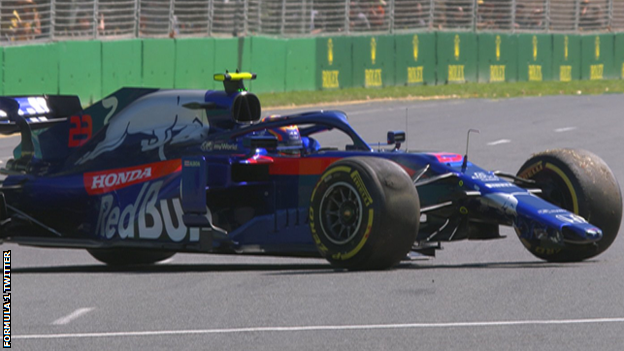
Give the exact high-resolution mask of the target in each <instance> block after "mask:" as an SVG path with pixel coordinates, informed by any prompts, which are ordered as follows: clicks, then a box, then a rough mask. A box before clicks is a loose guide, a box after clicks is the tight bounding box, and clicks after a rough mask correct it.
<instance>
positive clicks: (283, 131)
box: [262, 115, 303, 155]
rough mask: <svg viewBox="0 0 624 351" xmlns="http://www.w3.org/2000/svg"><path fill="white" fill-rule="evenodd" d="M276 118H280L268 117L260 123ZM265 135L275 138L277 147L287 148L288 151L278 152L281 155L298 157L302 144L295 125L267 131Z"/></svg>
mask: <svg viewBox="0 0 624 351" xmlns="http://www.w3.org/2000/svg"><path fill="white" fill-rule="evenodd" d="M276 117H280V116H275V115H273V116H268V117H265V118H263V119H262V122H268V121H270V120H271V119H272V118H276ZM265 133H266V134H265V135H273V136H275V137H276V138H277V145H278V147H284V146H286V147H289V148H288V149H282V150H280V153H281V154H285V155H299V154H300V153H301V148H302V147H303V143H302V142H301V134H300V133H299V128H298V127H297V126H296V125H290V126H284V127H278V128H271V129H267V130H266V132H265Z"/></svg>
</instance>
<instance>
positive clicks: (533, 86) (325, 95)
mask: <svg viewBox="0 0 624 351" xmlns="http://www.w3.org/2000/svg"><path fill="white" fill-rule="evenodd" d="M604 93H624V80H601V81H572V82H519V83H495V84H486V83H466V84H450V85H421V86H411V87H404V86H401V87H386V88H349V89H339V90H325V91H298V92H288V93H265V94H258V97H259V98H260V101H262V105H263V106H265V107H277V106H301V105H315V104H321V103H336V102H346V101H367V100H382V99H405V98H407V99H434V98H462V99H464V98H510V97H519V96H546V95H580V94H592V95H595V94H604Z"/></svg>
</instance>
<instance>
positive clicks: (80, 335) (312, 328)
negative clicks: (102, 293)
mask: <svg viewBox="0 0 624 351" xmlns="http://www.w3.org/2000/svg"><path fill="white" fill-rule="evenodd" d="M597 323H624V318H588V319H559V320H557V319H555V320H524V321H494V322H451V323H406V324H369V325H318V326H300V327H250V328H223V329H190V330H155V331H134V332H102V333H75V334H30V335H14V336H13V338H14V339H61V338H102V337H123V336H161V335H190V334H237V333H267V332H268V333H271V332H302V331H339V330H383V329H427V328H465V327H468V328H470V327H473V328H478V327H506V326H519V325H520V326H521V325H570V324H597Z"/></svg>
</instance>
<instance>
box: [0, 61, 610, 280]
mask: <svg viewBox="0 0 624 351" xmlns="http://www.w3.org/2000/svg"><path fill="white" fill-rule="evenodd" d="M253 78H255V75H254V74H251V73H238V72H237V73H226V74H217V75H215V79H216V80H218V81H222V82H223V84H224V87H225V89H224V91H211V90H209V91H205V90H202V91H200V90H159V89H145V88H123V89H121V90H118V91H117V92H115V93H113V94H112V95H110V96H108V97H106V98H104V99H103V100H101V101H100V102H98V103H96V104H94V105H92V106H90V107H88V108H86V109H82V107H81V105H80V101H79V100H78V98H77V97H75V96H59V95H54V96H53V95H47V96H21V97H2V98H0V110H1V111H0V132H2V133H4V134H10V133H16V132H19V133H21V137H22V140H21V144H20V145H19V146H18V147H17V148H16V150H15V155H14V156H15V158H14V159H12V160H10V161H9V162H8V163H7V165H6V168H4V169H2V172H3V173H4V174H5V175H6V178H5V180H4V182H3V183H2V186H1V187H0V192H1V193H0V221H1V226H0V237H1V239H2V240H4V241H8V242H16V243H19V244H23V245H31V246H39V247H65V248H83V249H87V250H88V251H89V253H91V254H92V255H93V256H94V257H95V258H96V259H98V260H100V261H102V262H105V263H107V264H112V265H130V264H149V263H154V262H157V261H160V260H163V259H166V258H168V257H171V256H172V255H173V254H174V253H176V252H205V253H220V254H235V253H236V254H257V255H258V254H263V255H280V256H299V257H301V256H316V257H318V256H319V255H320V256H322V257H324V258H326V259H327V260H328V261H329V262H330V263H331V264H332V265H333V266H335V267H339V268H346V269H354V270H360V269H386V268H389V267H393V266H395V265H396V264H397V263H398V262H399V261H401V260H402V259H403V258H405V257H406V255H407V254H409V253H410V251H415V252H419V253H422V254H426V255H433V254H434V253H435V250H436V249H438V248H440V242H446V241H457V240H463V239H472V240H486V239H493V238H498V237H500V235H499V226H500V225H508V226H512V227H513V228H514V229H515V231H516V233H517V234H518V236H519V238H520V240H521V241H522V243H523V244H524V245H525V246H526V248H527V249H528V250H529V251H530V252H531V253H533V254H534V255H535V256H537V257H539V258H542V259H544V260H547V261H557V262H561V261H580V260H584V259H587V258H590V257H594V256H596V255H598V254H600V253H601V252H603V251H604V250H606V249H607V248H608V247H609V245H610V244H611V243H612V242H613V240H614V239H615V237H616V235H617V233H618V230H619V227H620V221H621V217H622V198H621V193H620V189H619V186H618V184H617V181H616V179H615V177H614V176H613V174H612V172H611V170H610V169H609V167H608V166H607V165H606V164H605V163H604V162H603V161H602V160H601V159H600V158H599V157H597V156H596V155H594V154H592V153H590V152H587V151H582V150H571V149H562V150H553V151H546V152H544V153H540V154H537V155H534V156H533V157H531V158H530V159H529V160H528V161H527V162H526V163H525V164H524V165H523V166H522V167H521V168H520V170H519V172H518V173H517V175H513V174H506V173H501V172H490V171H486V170H484V169H481V168H479V167H477V166H475V165H474V164H472V163H471V162H469V161H468V159H467V156H462V155H459V154H454V153H433V152H405V151H403V150H401V148H400V146H401V142H403V141H404V140H405V133H403V132H401V131H394V132H392V131H391V132H388V135H387V137H388V145H390V148H389V149H388V150H385V151H384V150H373V148H372V147H371V146H370V145H369V144H367V143H366V142H365V141H364V140H363V139H362V138H361V137H360V136H359V135H358V134H357V133H356V132H355V131H354V130H353V129H352V128H351V126H350V125H349V123H348V122H347V116H346V115H345V114H344V113H342V112H339V111H314V112H307V113H301V114H296V115H290V116H271V117H267V118H261V108H260V102H259V100H258V98H257V97H256V96H255V95H253V94H251V93H249V92H247V91H246V89H245V87H244V85H243V79H253ZM330 130H331V131H332V132H336V131H337V132H339V133H341V134H342V135H343V136H344V137H346V138H347V139H348V143H347V145H346V146H345V147H344V149H342V150H337V149H332V148H323V147H321V145H319V142H318V141H317V140H315V139H314V137H315V136H316V137H317V138H319V137H318V135H319V133H323V132H326V131H330Z"/></svg>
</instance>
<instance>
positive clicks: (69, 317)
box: [52, 307, 95, 325]
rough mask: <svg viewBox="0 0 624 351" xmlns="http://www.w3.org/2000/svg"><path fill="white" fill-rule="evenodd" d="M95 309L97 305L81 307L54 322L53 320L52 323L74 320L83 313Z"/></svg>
mask: <svg viewBox="0 0 624 351" xmlns="http://www.w3.org/2000/svg"><path fill="white" fill-rule="evenodd" d="M94 309H95V307H86V308H79V309H77V310H75V311H74V312H72V313H70V314H69V315H67V316H65V317H61V318H59V319H57V320H55V321H54V322H52V324H54V325H63V324H67V323H69V322H71V321H73V320H74V319H76V318H78V317H80V316H82V315H83V314H87V313H89V312H91V311H93V310H94Z"/></svg>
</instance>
